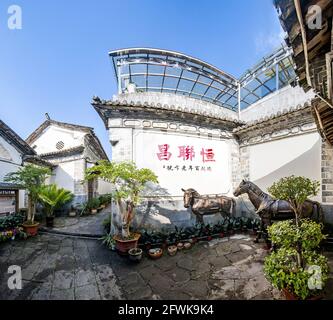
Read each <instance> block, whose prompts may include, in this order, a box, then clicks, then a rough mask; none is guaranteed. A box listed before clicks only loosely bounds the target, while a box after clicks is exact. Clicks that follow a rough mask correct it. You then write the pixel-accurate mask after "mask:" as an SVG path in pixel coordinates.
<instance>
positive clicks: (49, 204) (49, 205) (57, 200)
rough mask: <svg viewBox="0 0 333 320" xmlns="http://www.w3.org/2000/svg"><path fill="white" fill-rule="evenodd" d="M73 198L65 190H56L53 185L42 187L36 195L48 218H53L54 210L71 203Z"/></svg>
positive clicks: (71, 194)
mask: <svg viewBox="0 0 333 320" xmlns="http://www.w3.org/2000/svg"><path fill="white" fill-rule="evenodd" d="M73 197H74V195H73V193H71V192H70V191H68V190H66V189H63V188H58V187H57V186H56V185H55V184H51V185H48V186H42V187H41V188H40V190H39V193H38V198H39V200H40V202H41V203H42V204H43V206H44V209H45V212H46V215H47V216H48V217H53V216H54V210H56V209H59V208H61V207H62V206H64V205H65V204H66V203H68V202H70V201H72V200H73Z"/></svg>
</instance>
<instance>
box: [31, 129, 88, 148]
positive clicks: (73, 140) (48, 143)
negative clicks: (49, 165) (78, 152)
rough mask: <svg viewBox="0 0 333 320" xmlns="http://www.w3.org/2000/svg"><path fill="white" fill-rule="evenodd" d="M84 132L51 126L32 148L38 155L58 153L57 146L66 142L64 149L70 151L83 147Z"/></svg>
mask: <svg viewBox="0 0 333 320" xmlns="http://www.w3.org/2000/svg"><path fill="white" fill-rule="evenodd" d="M84 136H85V133H84V132H80V131H75V130H70V129H65V128H60V127H57V126H55V125H51V126H49V127H47V128H46V129H45V131H44V132H43V134H42V135H41V136H40V137H39V138H38V139H36V141H34V142H33V143H32V144H31V146H32V147H34V146H36V147H35V148H34V149H35V151H36V152H37V153H38V154H41V153H49V152H55V151H58V150H57V148H56V144H57V142H58V141H63V142H64V148H63V149H69V148H73V147H77V146H80V145H83V141H84Z"/></svg>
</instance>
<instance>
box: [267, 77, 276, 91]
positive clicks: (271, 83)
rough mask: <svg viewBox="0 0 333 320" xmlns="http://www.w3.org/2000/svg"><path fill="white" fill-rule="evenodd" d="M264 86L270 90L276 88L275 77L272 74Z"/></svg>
mask: <svg viewBox="0 0 333 320" xmlns="http://www.w3.org/2000/svg"><path fill="white" fill-rule="evenodd" d="M264 84H265V86H266V87H268V88H269V89H270V90H271V91H275V90H276V77H275V76H274V77H273V78H272V79H270V80H268V81H266V82H265V83H264Z"/></svg>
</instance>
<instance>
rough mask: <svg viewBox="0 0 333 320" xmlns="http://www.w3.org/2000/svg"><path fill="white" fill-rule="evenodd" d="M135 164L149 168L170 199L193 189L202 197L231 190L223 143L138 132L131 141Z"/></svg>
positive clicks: (226, 150)
mask: <svg viewBox="0 0 333 320" xmlns="http://www.w3.org/2000/svg"><path fill="white" fill-rule="evenodd" d="M134 161H135V162H136V164H137V165H138V166H139V167H146V168H150V169H152V170H153V171H154V172H155V173H156V174H157V176H158V179H159V183H160V186H161V187H162V188H164V189H165V190H166V193H167V194H169V195H170V196H182V195H183V193H182V191H181V188H184V189H187V188H195V189H196V190H197V191H198V192H199V193H201V194H217V193H228V192H230V191H231V172H230V165H229V162H230V147H229V145H228V143H227V142H226V141H221V140H212V139H209V138H197V137H190V136H184V135H175V134H160V133H152V132H140V133H138V134H137V135H135V139H134Z"/></svg>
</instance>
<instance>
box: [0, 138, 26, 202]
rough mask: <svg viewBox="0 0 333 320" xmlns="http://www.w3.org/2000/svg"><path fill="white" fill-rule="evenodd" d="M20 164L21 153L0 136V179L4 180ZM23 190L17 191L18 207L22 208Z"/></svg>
mask: <svg viewBox="0 0 333 320" xmlns="http://www.w3.org/2000/svg"><path fill="white" fill-rule="evenodd" d="M21 164H22V154H21V153H20V152H19V151H18V150H17V149H16V148H15V147H13V146H12V145H11V144H9V143H8V142H7V141H6V140H5V139H4V138H3V137H1V136H0V181H1V182H4V177H5V176H6V175H7V174H8V173H10V172H15V171H17V170H18V169H19V168H20V167H21ZM24 198H25V191H24V190H20V191H19V207H20V208H24V206H25V203H24Z"/></svg>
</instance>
